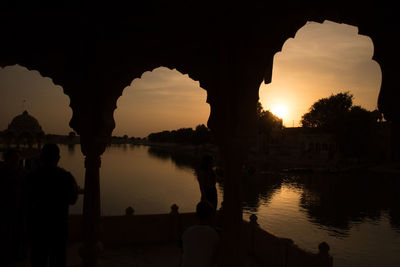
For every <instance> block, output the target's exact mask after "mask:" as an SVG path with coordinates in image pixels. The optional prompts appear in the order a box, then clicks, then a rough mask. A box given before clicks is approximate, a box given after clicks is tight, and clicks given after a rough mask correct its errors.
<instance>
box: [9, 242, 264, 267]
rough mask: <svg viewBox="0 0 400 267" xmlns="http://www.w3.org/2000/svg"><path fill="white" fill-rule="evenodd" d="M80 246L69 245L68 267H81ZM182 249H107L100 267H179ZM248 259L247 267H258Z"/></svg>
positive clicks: (22, 264)
mask: <svg viewBox="0 0 400 267" xmlns="http://www.w3.org/2000/svg"><path fill="white" fill-rule="evenodd" d="M79 247H80V244H78V243H74V244H69V246H68V249H67V267H81V266H82V263H81V259H80V257H79V254H78V249H79ZM179 261H180V249H179V247H178V246H177V245H176V243H165V244H151V245H140V246H126V247H115V248H105V249H104V251H103V253H102V254H101V256H100V259H99V267H158V266H161V267H179ZM258 266H259V265H258V264H257V263H255V262H254V261H253V260H252V259H250V258H248V259H247V261H246V264H245V267H258ZM9 267H29V263H28V262H26V261H25V262H19V263H16V264H14V265H11V266H9Z"/></svg>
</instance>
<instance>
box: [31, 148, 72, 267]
mask: <svg viewBox="0 0 400 267" xmlns="http://www.w3.org/2000/svg"><path fill="white" fill-rule="evenodd" d="M59 159H60V150H59V148H58V146H57V145H55V144H46V145H44V146H43V148H42V152H41V156H40V161H41V166H40V167H39V168H38V170H36V171H35V172H33V173H32V174H31V175H29V176H28V179H27V181H28V192H29V218H28V219H29V220H28V229H29V237H30V256H31V267H43V266H47V264H48V263H49V266H50V267H55V266H57V267H64V266H65V262H66V244H67V236H68V209H69V205H72V204H75V202H76V200H77V197H78V187H77V184H76V182H75V179H74V177H73V176H72V175H71V173H69V172H67V171H65V170H64V169H62V168H59V167H57V164H58V161H59Z"/></svg>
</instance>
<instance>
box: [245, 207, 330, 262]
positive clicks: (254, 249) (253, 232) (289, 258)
mask: <svg viewBox="0 0 400 267" xmlns="http://www.w3.org/2000/svg"><path fill="white" fill-rule="evenodd" d="M243 239H244V244H245V249H246V251H247V253H248V255H251V256H252V257H253V258H254V259H255V260H256V261H257V262H258V263H259V264H260V266H277V267H278V266H279V267H281V266H282V267H295V266H296V267H303V266H304V267H306V266H307V267H317V266H318V267H332V266H333V260H332V257H331V256H330V255H329V245H328V244H327V243H325V242H322V243H321V244H319V247H318V248H319V253H318V254H314V253H311V252H307V251H305V250H303V249H301V248H299V247H298V246H297V245H296V244H294V242H293V241H292V240H291V239H288V238H280V237H277V236H275V235H273V234H271V233H269V232H267V231H265V230H263V229H261V228H260V227H259V226H258V223H257V216H256V215H251V216H250V222H246V221H245V222H243Z"/></svg>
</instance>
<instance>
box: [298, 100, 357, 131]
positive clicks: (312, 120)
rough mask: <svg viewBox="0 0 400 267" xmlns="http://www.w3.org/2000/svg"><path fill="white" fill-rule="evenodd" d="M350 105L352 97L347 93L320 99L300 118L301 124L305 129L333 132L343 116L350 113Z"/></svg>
mask: <svg viewBox="0 0 400 267" xmlns="http://www.w3.org/2000/svg"><path fill="white" fill-rule="evenodd" d="M352 105H353V95H352V94H350V93H349V92H345V93H339V94H336V95H331V96H330V97H328V98H322V99H320V100H318V101H317V102H315V103H314V104H313V105H312V106H311V107H310V109H309V112H307V113H305V114H304V115H303V116H302V119H301V124H302V126H303V127H307V128H321V129H324V130H328V131H330V130H334V129H335V128H336V127H337V124H338V123H340V121H341V120H343V118H344V116H345V115H346V114H348V113H349V112H350V109H351V107H352Z"/></svg>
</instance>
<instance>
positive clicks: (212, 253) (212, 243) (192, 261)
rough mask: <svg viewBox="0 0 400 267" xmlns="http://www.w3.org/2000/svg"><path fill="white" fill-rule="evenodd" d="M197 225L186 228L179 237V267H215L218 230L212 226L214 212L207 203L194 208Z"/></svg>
mask: <svg viewBox="0 0 400 267" xmlns="http://www.w3.org/2000/svg"><path fill="white" fill-rule="evenodd" d="M196 215H197V218H198V220H199V223H198V224H196V225H193V226H191V227H189V228H187V229H186V230H185V231H184V232H183V234H182V237H181V242H182V244H181V246H182V258H181V267H212V266H216V261H217V253H218V250H219V244H220V239H221V238H220V230H219V229H218V228H217V227H215V226H214V221H215V210H214V207H212V206H211V204H210V203H209V202H207V201H201V202H199V203H198V204H197V206H196Z"/></svg>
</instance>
